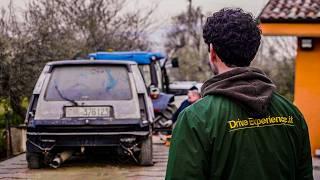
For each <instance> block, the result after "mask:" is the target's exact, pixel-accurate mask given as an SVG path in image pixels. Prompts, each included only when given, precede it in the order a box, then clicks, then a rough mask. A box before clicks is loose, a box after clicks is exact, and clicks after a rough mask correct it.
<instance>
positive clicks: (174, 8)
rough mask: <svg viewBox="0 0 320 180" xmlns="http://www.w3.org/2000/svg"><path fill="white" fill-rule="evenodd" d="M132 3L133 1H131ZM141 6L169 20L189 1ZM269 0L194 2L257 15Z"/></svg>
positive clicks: (20, 0) (18, 0)
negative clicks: (240, 9) (147, 7)
mask: <svg viewBox="0 0 320 180" xmlns="http://www.w3.org/2000/svg"><path fill="white" fill-rule="evenodd" d="M9 1H10V0H0V6H6V5H8V2H9ZM131 1H132V0H131ZM135 1H137V2H139V3H138V4H139V5H142V6H148V5H149V6H150V5H153V4H157V3H158V4H159V9H158V11H157V13H156V16H157V17H162V18H168V17H169V16H172V15H175V14H177V13H179V12H181V11H182V10H184V9H185V8H186V5H187V0H135ZM267 1H268V0H193V3H194V4H195V5H197V6H201V7H202V9H203V10H204V11H205V12H213V11H216V10H219V9H221V8H223V7H241V8H243V9H245V10H246V11H250V12H252V13H253V14H255V15H257V14H258V13H259V12H260V11H261V9H262V8H263V7H264V5H265V4H266V3H267ZM13 2H14V4H15V5H17V6H18V7H19V8H23V7H24V4H25V2H28V0H13Z"/></svg>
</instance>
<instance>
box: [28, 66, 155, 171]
mask: <svg viewBox="0 0 320 180" xmlns="http://www.w3.org/2000/svg"><path fill="white" fill-rule="evenodd" d="M153 119H154V113H153V107H152V102H151V99H150V98H149V96H148V93H147V89H146V86H145V83H144V80H143V77H142V76H141V73H140V71H139V68H138V66H137V64H136V63H135V62H131V61H108V60H106V61H94V60H69V61H56V62H50V63H48V64H47V65H46V66H45V67H44V69H43V71H42V73H41V75H40V77H39V79H38V81H37V83H36V86H35V88H34V91H33V94H32V97H31V100H30V105H29V108H28V113H27V116H26V123H27V162H28V167H29V168H40V167H41V166H42V165H44V164H47V165H50V166H52V167H58V166H59V165H60V164H61V163H62V162H63V161H65V160H66V159H68V158H69V157H70V156H71V155H72V154H74V153H77V152H84V151H86V149H92V148H100V149H101V148H102V149H103V148H106V149H108V148H110V147H111V148H114V149H117V150H118V152H124V153H123V154H126V155H129V156H131V157H132V158H133V159H134V160H135V161H136V162H137V163H139V164H141V165H152V164H153V162H152V122H153Z"/></svg>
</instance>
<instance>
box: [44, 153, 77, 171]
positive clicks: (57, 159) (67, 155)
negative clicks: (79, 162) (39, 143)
mask: <svg viewBox="0 0 320 180" xmlns="http://www.w3.org/2000/svg"><path fill="white" fill-rule="evenodd" d="M72 154H73V151H63V152H62V153H60V154H57V155H56V157H55V158H54V159H53V160H52V161H51V163H50V164H49V166H51V167H53V168H55V169H56V168H58V167H60V165H61V164H62V163H63V162H64V161H66V160H67V159H69V158H70V157H71V156H72Z"/></svg>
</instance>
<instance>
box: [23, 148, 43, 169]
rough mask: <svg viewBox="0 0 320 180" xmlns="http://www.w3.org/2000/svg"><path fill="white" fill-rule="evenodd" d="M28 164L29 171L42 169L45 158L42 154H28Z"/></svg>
mask: <svg viewBox="0 0 320 180" xmlns="http://www.w3.org/2000/svg"><path fill="white" fill-rule="evenodd" d="M27 162H28V168H29V169H40V168H41V167H42V164H43V156H42V155H41V154H40V153H29V152H27Z"/></svg>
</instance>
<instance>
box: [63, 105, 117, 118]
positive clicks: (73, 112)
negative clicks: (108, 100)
mask: <svg viewBox="0 0 320 180" xmlns="http://www.w3.org/2000/svg"><path fill="white" fill-rule="evenodd" d="M110 112H111V108H110V107H66V117H110V116H111V114H110Z"/></svg>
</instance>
